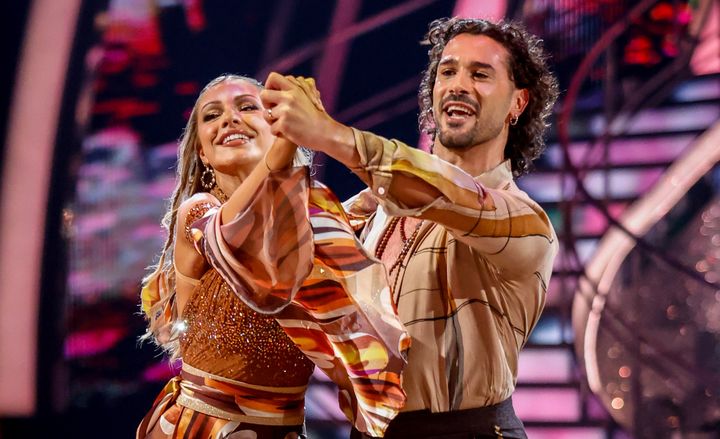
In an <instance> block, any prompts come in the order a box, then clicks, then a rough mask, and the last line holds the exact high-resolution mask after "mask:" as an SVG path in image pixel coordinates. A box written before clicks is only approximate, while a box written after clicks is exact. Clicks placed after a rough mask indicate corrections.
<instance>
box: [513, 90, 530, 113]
mask: <svg viewBox="0 0 720 439" xmlns="http://www.w3.org/2000/svg"><path fill="white" fill-rule="evenodd" d="M529 102H530V92H529V91H528V89H527V88H521V89H518V90H515V91H514V96H513V107H512V110H514V111H513V112H512V114H514V115H516V116H517V117H520V115H521V114H522V113H523V111H525V107H527V104H528V103H529Z"/></svg>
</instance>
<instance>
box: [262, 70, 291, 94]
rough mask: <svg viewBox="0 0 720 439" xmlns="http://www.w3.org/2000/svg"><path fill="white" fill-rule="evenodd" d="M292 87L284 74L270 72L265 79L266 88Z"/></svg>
mask: <svg viewBox="0 0 720 439" xmlns="http://www.w3.org/2000/svg"><path fill="white" fill-rule="evenodd" d="M291 87H292V82H290V81H289V80H288V79H287V78H286V77H285V76H283V75H281V74H279V73H276V72H271V73H270V74H269V75H268V77H267V79H266V80H265V88H266V89H268V90H287V89H288V88H291Z"/></svg>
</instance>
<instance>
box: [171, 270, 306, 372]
mask: <svg viewBox="0 0 720 439" xmlns="http://www.w3.org/2000/svg"><path fill="white" fill-rule="evenodd" d="M183 318H184V321H185V323H186V325H187V329H186V331H185V332H184V334H182V336H181V338H180V349H181V354H182V357H183V360H184V361H187V362H188V363H189V364H192V365H193V366H195V367H197V368H200V369H202V370H204V371H206V372H208V373H212V374H215V375H219V376H223V377H227V378H231V379H235V380H239V381H244V382H246V383H251V384H260V385H263V384H268V383H271V384H272V385H273V386H296V385H305V384H307V381H308V379H309V377H310V374H311V373H312V370H313V363H312V362H311V361H310V360H308V359H307V357H305V355H304V354H303V353H302V352H301V351H300V350H299V349H298V348H297V347H296V346H295V344H294V343H293V342H292V340H290V338H288V336H287V335H286V334H285V331H283V329H282V327H281V326H280V325H279V324H278V323H277V321H276V320H275V319H274V318H273V317H272V316H266V315H263V314H259V313H257V312H256V311H253V310H252V309H250V308H248V307H247V306H246V305H245V304H244V303H242V301H241V300H240V299H239V298H238V297H237V296H236V295H235V293H233V292H232V290H231V289H230V288H229V286H228V285H227V283H225V281H224V280H223V279H222V277H221V276H220V275H219V274H218V273H217V271H215V270H209V271H208V272H207V273H205V275H204V276H203V278H202V279H201V284H200V286H199V287H197V289H196V290H195V293H194V294H193V296H192V297H191V298H190V300H189V301H188V304H187V305H186V307H185V310H184V316H183Z"/></svg>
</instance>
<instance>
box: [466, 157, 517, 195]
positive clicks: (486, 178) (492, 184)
mask: <svg viewBox="0 0 720 439" xmlns="http://www.w3.org/2000/svg"><path fill="white" fill-rule="evenodd" d="M475 180H477V181H478V182H480V183H482V185H483V186H485V187H489V188H492V189H499V188H501V187H504V186H506V185H507V184H508V183H510V182H511V181H512V180H513V176H512V165H511V164H510V160H509V159H508V160H505V161H504V162H502V163H500V164H499V165H497V166H495V167H494V168H492V169H489V170H487V171H485V172H483V173H481V174H480V175H477V176H476V177H475Z"/></svg>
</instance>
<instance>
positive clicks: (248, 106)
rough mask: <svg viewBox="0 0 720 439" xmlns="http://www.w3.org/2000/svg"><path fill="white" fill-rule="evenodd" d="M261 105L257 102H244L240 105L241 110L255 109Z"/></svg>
mask: <svg viewBox="0 0 720 439" xmlns="http://www.w3.org/2000/svg"><path fill="white" fill-rule="evenodd" d="M258 108H259V107H258V106H257V105H255V104H243V105H241V106H240V111H255V110H257V109H258Z"/></svg>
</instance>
